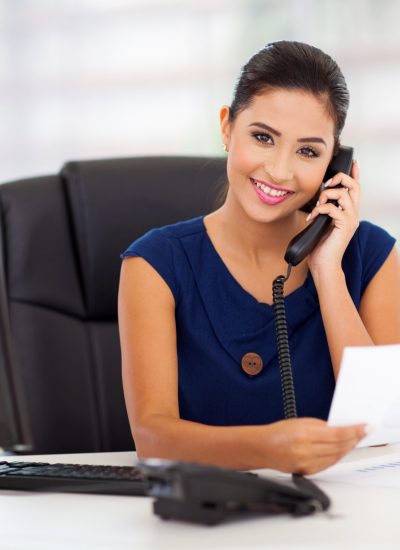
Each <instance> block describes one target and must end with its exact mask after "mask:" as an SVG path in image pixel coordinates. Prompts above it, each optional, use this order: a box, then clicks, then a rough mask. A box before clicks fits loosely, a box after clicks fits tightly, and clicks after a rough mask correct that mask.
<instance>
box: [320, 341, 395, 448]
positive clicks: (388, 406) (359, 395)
mask: <svg viewBox="0 0 400 550" xmlns="http://www.w3.org/2000/svg"><path fill="white" fill-rule="evenodd" d="M358 423H367V424H368V425H369V426H370V427H371V428H372V431H371V433H370V434H369V435H368V436H366V437H365V438H364V439H363V440H362V441H361V442H360V443H359V444H358V447H366V446H368V445H380V444H382V443H396V442H399V441H400V344H396V345H390V346H370V347H351V348H345V350H344V353H343V359H342V364H341V367H340V373H339V376H338V380H337V383H336V389H335V393H334V396H333V400H332V405H331V409H330V412H329V418H328V424H330V425H332V426H345V425H349V424H358Z"/></svg>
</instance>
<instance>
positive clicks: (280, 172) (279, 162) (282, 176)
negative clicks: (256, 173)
mask: <svg viewBox="0 0 400 550" xmlns="http://www.w3.org/2000/svg"><path fill="white" fill-rule="evenodd" d="M264 169H265V171H266V172H267V173H268V174H269V175H270V176H271V178H272V179H273V180H274V183H276V184H278V185H279V184H283V183H284V182H286V181H288V180H290V179H292V177H293V171H292V165H291V159H290V155H289V153H288V152H285V151H284V150H282V149H281V150H280V151H278V150H276V151H274V153H273V154H271V155H268V157H267V159H266V160H265V164H264ZM271 183H272V182H271Z"/></svg>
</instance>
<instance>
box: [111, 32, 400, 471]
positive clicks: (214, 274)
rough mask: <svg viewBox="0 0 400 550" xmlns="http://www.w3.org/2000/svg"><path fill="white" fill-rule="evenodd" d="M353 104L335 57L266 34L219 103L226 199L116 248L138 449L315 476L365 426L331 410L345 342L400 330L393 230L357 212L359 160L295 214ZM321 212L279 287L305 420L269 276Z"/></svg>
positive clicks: (399, 334)
mask: <svg viewBox="0 0 400 550" xmlns="http://www.w3.org/2000/svg"><path fill="white" fill-rule="evenodd" d="M348 103H349V96H348V91H347V88H346V83H345V80H344V78H343V75H342V73H341V71H340V69H339V67H338V66H337V65H336V63H335V62H334V61H333V60H332V59H331V58H330V57H329V56H327V55H326V54H324V53H323V52H322V51H320V50H319V49H317V48H314V47H312V46H309V45H306V44H302V43H298V42H287V41H281V42H277V43H274V44H270V45H268V46H267V47H266V48H264V49H263V50H261V51H260V52H258V53H257V54H256V55H254V56H253V57H252V58H251V59H250V61H249V62H248V63H247V65H246V66H245V67H244V68H243V71H242V74H241V77H240V79H239V81H238V84H237V87H236V90H235V95H234V99H233V102H232V105H231V106H230V107H228V106H223V107H222V109H221V111H220V121H221V135H222V141H223V144H224V146H225V148H226V151H227V155H228V158H227V175H228V182H229V185H228V189H227V193H226V198H225V200H224V203H223V204H222V206H221V207H220V208H219V209H218V210H216V211H215V212H213V213H211V214H209V215H207V216H205V217H203V216H202V217H200V218H196V219H193V220H188V221H185V222H180V223H178V224H175V225H171V226H167V227H164V228H160V229H155V230H152V231H150V232H149V233H147V234H146V235H144V236H143V237H142V238H140V239H138V240H137V241H136V242H134V243H132V245H131V246H130V247H129V248H128V250H127V251H126V252H125V253H124V255H123V256H124V258H125V259H124V261H123V264H122V271H121V283H120V294H119V319H120V336H121V346H122V362H123V382H124V391H125V399H126V404H127V408H128V413H129V419H130V423H131V427H132V433H133V436H134V439H135V442H136V447H137V451H138V455H139V456H140V457H142V458H144V457H150V456H157V457H163V458H171V459H180V460H187V461H196V462H202V463H209V464H215V465H220V466H224V467H231V468H236V469H255V468H266V467H270V468H275V469H278V470H281V471H284V472H298V473H314V472H317V471H320V470H322V469H324V468H326V467H328V466H331V465H332V464H334V463H335V462H336V461H337V460H338V459H340V458H341V457H342V456H343V455H345V454H346V453H347V452H348V451H350V450H351V449H352V448H353V447H354V446H355V445H356V444H357V443H358V442H359V441H360V439H362V437H364V435H365V433H366V426H364V425H355V426H346V427H330V426H328V425H327V423H326V418H327V415H328V412H329V407H330V403H331V399H332V395H333V390H334V385H335V377H336V376H337V374H338V371H339V366H340V360H341V356H342V352H343V348H344V347H345V346H356V345H362V346H369V345H374V344H387V343H395V342H396V343H397V342H400V269H399V262H398V258H397V253H396V249H395V248H394V239H393V238H392V237H391V236H389V235H388V234H387V233H386V232H385V231H384V230H383V229H380V228H379V227H376V226H374V225H372V224H370V223H367V222H362V223H361V224H359V220H358V206H359V197H360V172H359V166H358V163H357V162H354V164H353V166H352V170H351V174H350V175H345V174H343V173H338V174H336V175H335V176H334V177H333V179H332V180H331V181H330V182H328V183H326V184H325V188H324V189H323V190H322V192H321V194H320V196H319V202H318V203H317V204H316V205H315V207H314V208H313V209H312V211H311V213H310V214H309V215H308V216H307V213H306V212H304V206H305V205H306V204H308V203H309V202H310V201H311V200H312V199H313V197H315V195H316V194H318V193H319V191H320V188H321V182H322V181H323V178H324V174H325V172H326V169H327V166H328V164H329V162H330V160H331V159H332V156H333V154H334V153H335V152H336V151H337V148H338V146H339V136H340V133H341V131H342V129H343V126H344V122H345V118H346V112H347V108H348ZM339 183H340V184H342V186H343V187H342V188H335V189H334V188H333V187H335V186H336V185H337V184H339ZM329 199H335V200H337V201H338V206H336V205H335V204H333V203H330V202H327V201H328V200H329ZM319 214H328V215H329V216H330V217H331V218H332V230H331V231H330V233H329V234H328V236H327V237H326V238H325V239H324V240H322V242H321V243H320V244H319V245H318V246H317V247H316V248H315V250H314V251H313V252H312V253H311V254H310V255H309V256H308V257H307V258H306V259H305V260H304V261H303V262H301V263H300V264H299V265H298V266H296V267H295V268H293V270H292V274H291V276H290V278H289V280H288V281H287V283H286V285H285V295H286V298H285V303H286V311H287V319H288V327H289V341H290V345H291V354H292V368H293V379H294V385H295V392H296V400H297V409H298V415H299V418H296V419H290V420H282V418H284V415H283V404H282V391H281V386H280V378H279V366H278V361H277V351H276V342H275V327H274V318H273V308H272V306H271V304H272V290H271V287H272V281H273V279H275V277H276V276H277V275H280V274H282V273H286V269H287V265H286V263H285V261H284V252H285V250H286V247H287V244H288V242H289V241H290V240H291V239H292V237H293V236H294V235H296V234H297V233H298V232H299V231H301V230H302V229H304V228H305V227H306V226H307V225H308V224H309V223H310V222H311V221H312V220H313V219H314V218H315V217H316V216H318V215H319ZM138 289H140V290H138ZM388 289H390V290H389V292H388Z"/></svg>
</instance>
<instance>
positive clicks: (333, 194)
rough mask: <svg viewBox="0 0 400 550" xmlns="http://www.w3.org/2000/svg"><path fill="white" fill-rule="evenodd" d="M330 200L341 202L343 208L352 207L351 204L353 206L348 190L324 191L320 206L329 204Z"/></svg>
mask: <svg viewBox="0 0 400 550" xmlns="http://www.w3.org/2000/svg"><path fill="white" fill-rule="evenodd" d="M328 200H336V201H341V202H342V203H343V204H342V206H344V205H346V204H347V205H348V206H350V205H351V204H353V202H352V199H351V198H350V195H349V191H348V190H347V189H346V188H345V189H340V188H338V189H326V190H325V191H322V193H321V195H320V196H319V199H318V202H319V204H325V203H327V202H328ZM339 204H340V202H339Z"/></svg>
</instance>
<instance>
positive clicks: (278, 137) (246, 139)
mask: <svg viewBox="0 0 400 550" xmlns="http://www.w3.org/2000/svg"><path fill="white" fill-rule="evenodd" d="M220 116H221V131H222V139H223V142H224V143H225V144H226V145H227V150H228V151H229V153H228V161H227V173H228V179H229V192H228V198H227V201H230V200H234V201H236V202H238V203H239V204H240V206H241V207H242V208H243V209H244V211H245V212H246V213H247V215H248V216H250V217H251V218H252V219H254V220H257V221H260V222H262V221H264V222H267V221H273V220H276V219H278V218H281V217H285V216H287V215H290V214H292V213H293V212H295V211H297V210H298V209H299V208H301V207H302V206H303V205H304V204H306V203H307V202H308V201H309V200H311V199H312V198H313V196H314V195H315V193H316V192H317V191H318V189H319V187H320V185H321V183H322V181H323V178H324V175H325V172H326V169H327V166H328V164H329V162H330V160H331V158H332V154H333V148H334V121H333V119H332V117H331V116H330V115H329V114H328V113H327V112H326V110H325V104H324V102H321V101H320V100H318V99H317V98H316V97H315V96H313V95H312V94H310V93H307V92H304V91H299V90H286V89H276V90H268V91H265V92H262V93H261V94H260V95H258V96H255V97H254V98H253V101H252V102H251V104H250V105H249V106H248V107H247V108H246V109H244V110H243V111H241V112H240V113H239V114H238V115H237V117H236V119H235V120H234V122H233V123H230V122H229V107H227V106H224V107H222V109H221V113H220Z"/></svg>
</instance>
